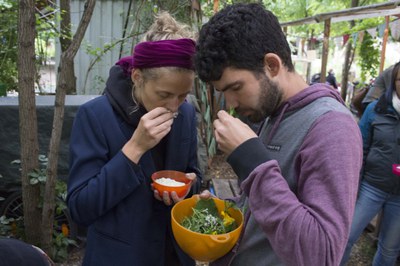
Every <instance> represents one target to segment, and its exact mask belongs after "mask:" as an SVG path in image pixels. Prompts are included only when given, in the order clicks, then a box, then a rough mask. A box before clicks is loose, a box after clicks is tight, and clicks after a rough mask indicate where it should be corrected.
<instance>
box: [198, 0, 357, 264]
mask: <svg viewBox="0 0 400 266" xmlns="http://www.w3.org/2000/svg"><path fill="white" fill-rule="evenodd" d="M254 40H257V42H254ZM195 66H196V71H197V73H198V75H199V78H200V79H202V80H203V81H206V82H209V83H210V84H211V85H212V86H213V87H214V89H216V90H217V91H220V92H223V93H224V96H225V100H226V105H227V107H228V108H234V109H235V111H236V113H238V114H239V115H242V116H247V117H248V119H249V120H251V121H252V122H261V121H263V125H262V126H261V131H260V133H259V134H258V135H257V134H256V133H255V132H254V131H253V130H252V129H251V128H249V126H247V125H246V124H245V123H243V122H242V121H240V119H238V118H235V117H233V116H231V115H229V114H228V113H227V112H226V111H223V110H221V111H219V112H218V113H217V119H216V120H215V121H214V134H215V138H216V141H217V143H218V147H219V149H220V150H221V151H223V152H224V153H225V154H226V155H227V162H228V163H229V164H230V165H231V167H232V168H233V170H234V171H235V173H236V174H237V176H238V179H239V184H240V188H241V190H242V193H241V195H240V198H239V199H236V200H237V203H238V206H239V207H242V208H243V210H244V216H245V225H244V230H243V232H242V235H241V237H240V240H239V241H238V242H237V244H236V246H235V247H234V248H233V249H232V250H231V252H230V253H228V254H227V255H226V256H224V257H222V258H220V259H219V260H217V261H214V262H213V263H212V264H211V265H307V266H310V265H338V264H339V263H340V260H341V258H342V256H343V252H344V248H345V246H346V243H347V238H348V235H349V232H350V225H351V218H352V217H353V210H354V205H355V201H356V195H357V188H358V181H359V172H360V168H361V163H362V140H361V134H360V131H359V128H358V127H357V123H356V122H355V121H354V119H353V117H352V115H351V113H350V111H349V110H348V109H347V108H346V106H345V104H344V102H343V100H342V99H341V97H340V95H339V93H338V92H337V91H335V90H332V89H331V88H330V87H329V86H328V85H326V84H321V83H318V84H315V85H313V86H309V85H308V84H307V83H306V81H305V80H304V79H303V78H302V77H301V76H300V75H299V74H298V73H297V72H296V71H295V69H294V66H293V62H292V60H291V51H290V48H289V45H288V42H287V40H286V37H285V34H284V33H283V31H282V28H281V26H280V24H279V21H278V20H277V18H276V17H275V15H274V14H273V13H271V12H270V11H268V10H266V9H265V8H264V7H263V6H262V5H261V4H255V3H252V4H235V5H230V6H227V7H226V8H224V9H223V10H221V11H219V12H218V13H216V14H215V15H214V16H213V17H212V18H211V19H210V20H209V22H207V23H206V24H205V25H204V26H203V27H202V28H201V31H200V34H199V39H198V42H197V46H196V56H195ZM200 196H201V197H202V198H208V197H211V196H212V195H211V194H210V192H209V191H206V190H205V191H203V192H202V193H201V195H200Z"/></svg>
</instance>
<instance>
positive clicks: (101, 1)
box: [56, 0, 139, 95]
mask: <svg viewBox="0 0 400 266" xmlns="http://www.w3.org/2000/svg"><path fill="white" fill-rule="evenodd" d="M85 2H86V1H85V0H71V22H72V30H73V32H75V31H76V28H77V26H78V24H79V21H80V19H81V17H82V14H83V12H84V6H85ZM129 2H130V1H129V0H98V1H96V6H95V9H94V12H93V16H92V19H91V21H90V24H89V26H88V28H87V30H86V34H85V37H84V39H83V41H82V44H81V47H80V49H79V51H78V53H77V54H76V56H75V75H76V77H77V94H86V95H93V94H101V93H102V91H103V90H104V87H105V81H106V79H107V77H108V71H109V69H110V67H111V66H112V65H114V64H115V62H116V61H117V60H118V59H119V54H120V49H121V44H117V45H116V46H115V47H114V48H112V49H110V50H109V51H108V52H106V53H104V54H102V55H101V56H100V60H99V61H97V62H96V63H95V64H94V65H93V68H92V69H91V70H90V71H89V68H90V65H91V64H92V63H93V61H94V60H96V58H97V57H96V55H97V54H101V51H102V50H104V49H105V47H107V45H109V44H111V43H114V42H116V41H117V40H119V39H121V38H122V36H123V29H124V25H125V20H126V17H127V14H128V9H129ZM137 2H139V1H133V7H132V9H131V10H135V7H134V5H135V4H137ZM134 19H135V18H134V15H131V16H130V20H129V23H128V31H129V30H130V28H131V27H132V22H133V20H134ZM131 50H132V39H128V40H127V41H126V42H125V44H124V46H123V49H122V56H126V55H129V54H130V52H131ZM59 58H60V47H59V45H57V48H56V60H59ZM57 64H58V61H56V65H57Z"/></svg>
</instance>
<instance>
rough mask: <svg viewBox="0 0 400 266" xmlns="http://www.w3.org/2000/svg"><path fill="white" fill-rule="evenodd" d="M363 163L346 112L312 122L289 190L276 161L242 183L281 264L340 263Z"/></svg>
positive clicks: (357, 135)
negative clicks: (295, 175) (294, 188)
mask: <svg viewBox="0 0 400 266" xmlns="http://www.w3.org/2000/svg"><path fill="white" fill-rule="evenodd" d="M361 161H362V147H361V136H360V133H359V129H358V127H357V124H356V123H355V122H354V121H353V119H352V118H351V117H350V116H349V115H345V114H338V113H335V112H329V113H327V114H325V115H323V116H322V117H320V118H319V119H318V120H316V121H315V122H314V125H313V126H312V128H311V129H310V131H309V133H308V134H307V136H306V137H305V139H304V142H303V144H302V146H301V147H300V150H299V154H298V156H297V157H296V160H295V162H294V164H295V168H296V172H297V173H298V177H297V191H291V190H290V188H289V186H288V183H287V182H286V180H285V178H284V177H283V176H282V174H281V169H280V168H279V165H278V163H277V161H275V160H269V161H267V162H264V163H262V164H261V165H259V166H257V167H256V168H255V169H254V170H253V171H252V172H251V173H250V175H249V176H248V178H247V179H245V180H244V181H243V182H242V185H241V188H242V190H243V191H244V193H246V195H247V196H248V198H249V209H250V211H251V213H252V215H253V216H254V218H255V220H256V221H257V223H258V225H259V226H260V227H261V228H262V230H263V231H264V232H265V234H266V236H267V238H268V239H269V241H270V243H271V245H272V247H273V250H274V251H275V252H276V254H277V255H278V256H279V257H280V258H281V260H282V261H283V262H284V264H285V265H338V264H339V263H340V260H341V258H342V255H343V252H344V248H345V246H346V243H347V239H348V235H349V231H350V226H351V219H352V216H353V212H354V205H355V201H356V195H357V189H358V180H359V170H360V167H361Z"/></svg>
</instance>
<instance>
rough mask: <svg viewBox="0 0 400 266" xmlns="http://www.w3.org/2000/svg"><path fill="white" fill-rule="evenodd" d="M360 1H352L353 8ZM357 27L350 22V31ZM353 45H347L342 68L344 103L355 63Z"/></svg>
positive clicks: (349, 42)
mask: <svg viewBox="0 0 400 266" xmlns="http://www.w3.org/2000/svg"><path fill="white" fill-rule="evenodd" d="M358 1H359V0H351V7H357V6H358ZM354 25H355V22H354V20H352V21H350V29H351V28H353V27H354ZM352 50H353V45H352V43H351V41H350V40H348V41H347V43H346V53H345V58H344V64H343V68H342V81H341V91H340V95H341V97H342V99H343V100H344V101H346V95H347V83H348V82H349V71H350V68H351V64H352V63H353V60H352V58H353V56H354V54H353V53H354V52H353V53H352Z"/></svg>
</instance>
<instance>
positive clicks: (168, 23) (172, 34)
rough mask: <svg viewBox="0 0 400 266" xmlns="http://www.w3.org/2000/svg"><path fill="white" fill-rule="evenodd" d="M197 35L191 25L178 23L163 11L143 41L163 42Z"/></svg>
mask: <svg viewBox="0 0 400 266" xmlns="http://www.w3.org/2000/svg"><path fill="white" fill-rule="evenodd" d="M194 37H195V34H194V32H193V31H192V29H191V28H190V26H189V25H187V24H184V23H181V22H178V21H177V20H175V19H174V18H173V17H172V16H171V15H170V14H169V13H168V12H166V11H161V12H159V13H158V14H157V15H156V16H155V20H154V22H153V24H152V25H151V26H150V28H149V29H148V31H147V32H146V33H145V34H144V36H143V38H142V41H161V40H175V39H181V38H189V39H193V40H194Z"/></svg>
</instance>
